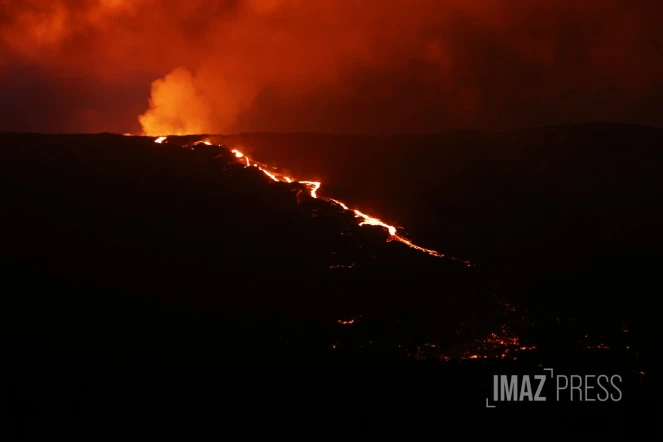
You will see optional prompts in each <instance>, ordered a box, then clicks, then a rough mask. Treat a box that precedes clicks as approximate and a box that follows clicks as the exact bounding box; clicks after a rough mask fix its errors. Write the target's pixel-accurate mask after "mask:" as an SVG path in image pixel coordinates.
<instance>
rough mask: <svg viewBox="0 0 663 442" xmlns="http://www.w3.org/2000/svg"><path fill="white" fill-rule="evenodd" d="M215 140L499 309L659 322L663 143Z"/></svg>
mask: <svg viewBox="0 0 663 442" xmlns="http://www.w3.org/2000/svg"><path fill="white" fill-rule="evenodd" d="M218 140H219V141H220V142H223V143H226V144H227V145H228V146H235V145H237V146H241V147H242V148H243V149H244V150H245V151H246V152H247V153H249V154H251V155H253V156H255V157H258V158H261V159H262V160H263V161H265V162H268V163H270V164H272V163H273V164H275V165H277V166H279V167H288V168H291V169H292V170H293V172H292V173H293V174H295V175H296V176H299V174H303V175H304V176H307V177H309V176H310V177H311V178H312V179H316V178H317V179H320V180H321V181H323V182H324V183H325V185H326V187H325V189H326V190H327V192H329V193H330V194H333V195H337V197H338V198H341V199H344V200H346V201H348V202H349V203H352V204H355V205H357V206H358V207H363V208H365V210H366V211H368V212H369V213H377V214H380V215H381V216H382V217H384V218H385V219H386V220H387V221H390V222H393V223H400V224H401V225H403V226H405V227H406V229H407V232H408V233H409V234H410V235H411V237H412V238H413V239H415V241H423V242H425V243H426V244H427V247H432V248H434V249H439V250H443V251H445V252H447V253H450V254H452V255H456V256H460V257H466V258H468V259H471V260H472V261H473V262H474V263H476V264H479V265H483V267H484V269H486V268H488V269H491V270H494V271H495V279H496V280H499V281H500V283H501V285H500V286H501V287H502V289H503V294H505V295H508V296H516V297H517V298H518V299H519V300H521V301H523V300H524V299H527V301H528V303H529V304H531V305H533V306H534V305H538V306H545V307H546V308H548V309H553V307H554V309H555V310H557V311H558V313H559V314H563V313H564V312H567V313H568V312H570V311H572V312H573V315H575V316H578V315H580V314H581V313H582V314H583V315H584V316H585V317H587V318H598V317H605V318H610V320H613V321H615V322H620V321H622V322H624V321H625V322H633V321H635V322H639V323H644V322H647V323H649V324H650V325H652V326H653V325H654V324H655V323H656V322H657V317H658V312H657V311H656V310H655V309H646V308H645V309H643V308H642V305H643V304H647V303H648V302H649V299H650V296H651V295H650V293H651V292H652V291H653V292H656V291H660V288H661V283H660V279H659V278H658V273H659V271H658V269H659V268H660V267H661V265H663V234H662V233H661V229H660V226H661V225H663V204H661V197H660V195H661V192H663V174H662V173H661V170H663V149H662V146H663V129H658V128H649V127H641V126H631V125H622V124H586V125H577V126H559V127H548V128H541V129H532V130H526V131H513V132H448V133H443V134H433V135H417V136H412V135H407V136H405V135H404V136H393V137H358V136H333V135H317V134H244V135H235V136H227V137H220V138H218ZM626 299H628V300H629V301H628V302H625V301H626ZM636 300H637V301H636Z"/></svg>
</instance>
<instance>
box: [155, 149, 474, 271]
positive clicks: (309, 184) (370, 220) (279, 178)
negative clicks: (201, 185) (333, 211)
mask: <svg viewBox="0 0 663 442" xmlns="http://www.w3.org/2000/svg"><path fill="white" fill-rule="evenodd" d="M165 139H166V137H159V138H157V139H156V140H155V143H162V142H163V141H164V140H165ZM205 144H208V145H209V144H211V143H209V142H205ZM231 153H233V154H234V155H235V157H236V158H237V159H240V160H242V159H243V160H242V162H245V163H246V166H247V167H248V166H250V165H251V160H250V159H249V157H248V156H246V155H244V154H243V153H242V152H240V151H239V150H237V149H233V150H231ZM253 166H254V167H257V168H258V169H259V170H261V171H262V172H263V173H264V174H265V175H267V176H268V177H269V178H271V179H272V181H275V182H286V183H293V182H294V183H299V184H303V185H304V186H306V188H307V189H308V191H309V194H310V195H311V197H312V198H318V193H317V192H318V190H319V189H320V186H321V185H322V183H320V182H318V181H295V180H293V179H292V178H290V177H287V176H285V175H282V174H279V173H277V172H269V171H267V170H266V168H267V167H268V166H267V165H265V164H262V163H258V162H257V161H253ZM273 169H275V168H273ZM320 199H322V200H324V201H329V202H332V203H334V204H337V205H339V206H340V207H341V208H342V209H343V210H346V211H349V212H353V213H354V215H355V218H361V221H360V222H359V225H360V226H366V225H368V226H378V227H382V228H383V229H385V230H386V231H387V232H389V239H388V240H389V241H398V242H400V243H403V244H405V245H406V246H408V247H410V248H412V249H415V250H418V251H420V252H424V253H427V254H429V255H431V256H435V257H437V258H448V259H452V260H455V261H461V262H463V263H464V264H465V265H467V266H471V265H472V264H471V263H470V262H469V261H465V260H460V259H458V258H453V257H450V256H446V255H444V254H443V253H440V252H437V251H435V250H432V249H427V248H425V247H421V246H418V245H416V244H413V243H412V242H411V241H410V240H409V239H407V238H405V237H403V236H401V235H398V230H397V229H396V227H394V226H390V225H389V224H386V223H385V222H384V221H382V220H380V219H378V218H374V217H372V216H369V215H367V214H365V213H363V212H360V211H359V210H356V209H351V208H350V207H348V206H347V205H346V204H345V203H343V202H341V201H338V200H335V199H333V198H326V197H320Z"/></svg>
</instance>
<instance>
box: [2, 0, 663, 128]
mask: <svg viewBox="0 0 663 442" xmlns="http://www.w3.org/2000/svg"><path fill="white" fill-rule="evenodd" d="M662 14H663V4H662V3H661V2H658V1H656V0H643V1H639V2H629V1H622V0H615V1H599V0H595V1H590V0H588V1H585V2H577V1H571V0H559V1H556V2H540V1H534V0H484V1H470V0H450V1H445V2H441V1H437V0H417V1H415V2H411V1H405V0H383V1H379V2H378V1H369V0H366V1H355V0H316V1H308V0H227V1H219V2H209V1H202V0H189V1H172V0H170V1H168V0H166V1H157V0H131V1H130V0H88V1H75V0H54V1H51V2H42V1H37V0H23V1H15V0H0V82H1V83H2V87H1V88H0V100H2V102H3V103H10V106H9V107H10V108H8V106H7V105H5V106H4V107H5V109H3V114H2V119H1V120H0V130H26V128H29V129H30V130H34V131H58V130H59V131H75V132H100V131H106V130H110V131H117V132H134V133H139V132H145V133H146V134H149V135H162V134H166V133H168V134H170V133H173V134H185V133H201V132H204V133H228V132H239V131H321V132H364V133H366V132H368V133H389V132H433V131H438V130H445V129H453V128H478V129H482V128H489V129H508V128H513V127H526V126H536V125H544V124H558V123H574V122H584V121H596V120H618V121H626V122H636V123H643V124H653V125H661V124H663V110H662V109H661V107H660V106H659V105H658V103H660V100H661V99H662V98H663V82H662V81H661V80H660V79H661V78H663V61H662V60H661V58H660V56H659V55H660V53H661V50H662V49H663V34H661V33H660V32H659V31H658V29H659V27H660V26H659V22H660V17H661V16H663V15H662ZM25 72H29V73H30V74H29V75H23V74H18V73H25ZM36 107H39V111H38V112H36V111H34V108H36ZM31 109H33V110H32V111H31Z"/></svg>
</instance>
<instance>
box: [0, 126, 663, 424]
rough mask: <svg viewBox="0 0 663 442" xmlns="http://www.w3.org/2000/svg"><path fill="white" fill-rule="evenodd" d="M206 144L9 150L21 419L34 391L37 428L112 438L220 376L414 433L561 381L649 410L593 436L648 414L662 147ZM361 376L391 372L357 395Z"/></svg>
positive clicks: (14, 359) (488, 139) (71, 138)
mask: <svg viewBox="0 0 663 442" xmlns="http://www.w3.org/2000/svg"><path fill="white" fill-rule="evenodd" d="M206 138H208V137H169V138H168V140H167V141H166V142H165V143H163V144H156V143H154V139H152V138H146V137H123V136H118V135H113V134H99V135H39V134H0V145H1V148H0V157H1V159H2V161H0V176H1V177H2V183H1V186H0V189H2V190H1V191H0V196H1V200H2V205H3V232H4V235H3V237H2V239H1V240H0V241H1V243H0V245H1V254H0V268H1V269H2V270H1V276H2V281H3V297H2V301H0V318H1V320H2V323H3V325H4V326H5V328H6V332H5V333H3V337H2V339H3V353H4V355H5V356H6V360H9V361H11V363H10V364H9V365H8V368H9V370H10V374H9V375H8V377H7V379H8V380H10V381H9V387H8V391H10V393H11V394H10V396H11V397H13V398H14V399H15V402H14V403H16V401H18V402H20V400H18V399H16V398H24V397H27V398H29V399H25V400H26V401H27V402H26V404H25V407H26V408H25V409H17V410H18V411H14V412H15V415H14V418H13V419H14V420H13V421H12V422H14V423H15V424H16V422H19V423H20V422H27V420H26V419H37V420H38V419H40V416H42V415H41V414H39V413H41V411H35V410H42V408H39V407H43V409H44V410H46V411H44V412H43V413H44V416H45V417H44V419H47V420H48V419H50V420H49V422H55V423H62V422H67V421H66V419H68V418H67V416H69V418H71V419H74V417H71V416H76V417H75V419H79V418H80V419H83V420H85V422H87V425H88V426H89V427H90V428H101V427H102V426H104V425H107V419H106V418H105V417H104V416H107V415H108V416H110V415H112V412H111V411H109V410H111V409H115V408H116V407H124V405H122V404H123V399H122V398H123V397H124V396H123V395H128V396H129V397H134V398H135V397H136V394H135V392H136V391H138V390H139V389H140V388H142V386H144V385H149V386H150V387H149V388H150V390H149V394H150V397H149V399H145V400H146V403H149V404H150V405H149V407H150V410H151V412H150V416H151V418H152V419H157V418H156V416H159V419H162V417H163V414H162V413H167V412H168V411H167V410H166V409H165V408H166V407H165V405H164V404H163V403H161V402H162V401H165V399H164V398H165V397H166V396H168V395H169V394H170V392H172V393H173V395H176V396H177V397H178V398H180V399H179V400H180V401H181V403H187V404H188V403H190V401H193V400H192V399H191V397H194V396H195V394H194V395H193V396H190V395H191V394H192V393H191V391H190V388H193V387H192V384H190V382H195V384H196V386H195V388H198V389H200V391H208V390H209V389H213V391H215V392H216V394H218V395H221V394H223V395H227V394H229V393H228V391H227V387H226V384H224V383H223V382H220V381H219V379H231V378H232V379H240V378H241V379H243V381H242V382H243V383H242V385H243V387H242V388H245V389H246V388H249V389H250V391H251V392H252V393H251V394H252V395H254V396H253V397H261V398H264V397H266V396H265V395H267V392H270V393H269V395H271V396H270V397H277V396H278V397H281V396H287V397H290V396H292V397H298V398H300V400H301V401H303V402H302V403H312V401H314V399H318V400H321V401H323V402H324V403H328V399H325V398H329V397H336V398H338V397H351V396H352V395H356V394H358V393H357V392H358V391H363V392H364V393H363V394H364V396H362V397H363V399H361V400H358V401H356V403H355V406H356V407H357V408H355V409H354V410H355V411H353V413H359V414H361V413H363V412H362V411H361V410H362V409H363V408H362V407H363V406H364V405H362V404H366V403H369V402H370V403H372V404H374V405H375V404H379V407H378V408H379V409H380V410H381V411H380V413H383V415H384V416H391V415H393V414H394V413H396V416H400V417H403V416H405V415H406V414H408V413H409V414H410V416H415V415H416V417H413V420H410V421H408V422H410V423H411V424H408V425H412V424H414V423H415V422H418V421H419V420H420V419H422V416H427V418H428V419H432V418H434V417H435V416H437V415H438V412H439V410H437V409H431V408H430V407H429V406H428V405H424V404H428V402H427V401H423V400H422V398H428V399H430V397H435V398H440V397H446V398H448V401H452V402H454V401H455V402H454V403H455V404H461V405H462V407H459V410H460V409H461V408H462V409H463V410H465V409H468V410H469V409H472V410H475V409H481V410H483V409H485V408H484V407H485V405H484V402H485V401H484V399H485V397H486V395H487V394H489V393H490V391H492V390H491V388H492V387H491V386H490V380H491V378H492V375H493V374H494V373H497V372H511V373H512V372H526V373H528V372H532V371H533V370H540V369H541V367H542V366H549V365H550V364H552V366H554V367H556V369H567V370H568V371H569V372H572V373H577V372H579V370H581V369H582V370H585V371H587V370H589V372H592V373H593V372H603V371H606V370H607V371H609V370H616V371H617V372H619V373H623V374H624V379H625V381H624V382H625V386H624V388H625V391H626V393H625V394H626V395H627V396H628V397H627V400H625V401H624V402H623V403H616V404H611V405H610V407H612V408H610V407H608V408H606V407H603V408H600V409H599V408H595V409H591V410H589V411H587V410H584V409H583V410H580V411H578V410H576V409H573V410H571V411H572V412H573V413H576V412H578V413H580V414H578V415H579V416H585V417H583V418H582V419H581V420H578V421H573V422H571V421H569V422H571V424H572V425H576V424H577V425H580V426H582V425H584V423H585V422H591V420H588V419H586V416H587V414H586V413H587V412H588V413H589V414H590V415H594V416H596V415H599V416H602V418H605V416H609V417H608V418H607V421H608V422H609V423H610V425H606V427H605V428H604V429H605V430H606V431H614V430H615V429H616V428H618V427H619V426H620V425H623V422H624V420H623V419H622V418H624V416H625V413H626V411H628V410H630V411H628V413H633V416H635V415H637V416H638V419H640V422H644V421H646V419H647V418H646V413H645V412H648V411H651V410H650V408H648V402H647V400H651V399H652V398H653V396H652V393H651V392H652V391H653V386H654V385H655V382H656V379H657V378H656V372H657V369H656V367H657V365H656V357H657V354H658V347H657V342H658V330H659V326H658V322H648V321H647V320H648V319H650V318H655V317H656V316H655V314H654V313H653V312H654V308H652V307H650V303H651V302H652V301H651V294H652V293H654V291H655V288H656V287H657V286H656V285H649V286H645V285H644V284H655V283H656V284H657V281H656V278H657V274H658V273H657V271H656V265H658V263H660V262H661V250H662V249H661V247H660V246H661V234H660V232H659V229H658V226H660V225H661V223H660V221H663V220H661V208H660V204H657V202H658V197H657V192H659V191H660V190H662V189H663V183H662V182H661V180H663V178H661V176H660V174H659V173H658V172H659V171H660V170H661V167H660V166H661V161H662V156H661V154H660V151H659V146H660V145H661V144H660V141H661V138H662V134H661V131H660V130H657V129H649V128H638V127H630V126H613V125H607V126H606V125H590V126H578V127H560V128H546V129H538V130H533V131H523V132H513V133H472V132H459V133H447V134H439V135H430V136H398V137H388V138H372V137H346V136H325V135H315V134H291V135H287V134H286V135H277V134H254V135H238V136H228V137H214V136H213V137H209V139H210V140H211V141H213V142H215V143H219V144H220V143H223V144H224V146H220V145H210V146H206V145H204V144H192V143H193V142H194V141H197V140H201V139H206ZM234 147H241V148H242V151H243V152H245V153H247V154H249V155H251V156H252V157H255V158H257V159H259V160H260V161H262V162H264V163H267V164H270V165H274V166H277V167H279V170H280V171H281V172H283V173H286V172H287V173H288V174H290V175H291V176H293V177H295V178H296V179H297V180H306V179H309V180H311V179H312V180H320V181H322V182H323V185H322V188H321V189H320V190H319V194H320V195H321V196H327V197H333V198H337V199H340V200H343V201H345V202H346V203H347V204H349V205H352V206H353V207H357V208H359V209H361V210H362V211H363V212H365V213H369V214H371V215H375V216H379V217H380V218H382V219H384V220H385V221H387V222H389V223H390V224H394V225H399V226H404V227H405V232H406V234H407V235H408V237H409V238H411V239H412V240H414V241H415V242H416V243H417V244H420V245H422V246H425V247H429V248H433V249H436V250H439V251H441V252H443V253H448V254H449V255H450V256H457V257H460V258H462V259H469V260H470V261H472V262H473V263H476V265H473V266H467V265H465V264H464V263H463V262H462V261H456V260H452V259H445V258H438V257H434V256H430V255H428V254H425V253H422V252H420V251H417V250H414V249H411V248H408V247H407V246H405V245H404V244H402V243H399V242H397V241H387V239H388V234H387V232H386V231H385V230H384V229H382V228H380V227H375V226H360V225H359V223H358V220H357V218H355V217H354V216H353V214H352V212H349V211H345V210H342V208H341V206H340V205H338V204H333V203H331V202H330V201H328V200H325V199H324V198H317V199H316V198H312V197H311V196H310V195H309V193H310V189H308V188H307V187H306V186H304V185H302V184H299V183H296V182H295V183H285V182H274V181H272V180H271V179H269V177H268V176H267V175H266V174H264V173H263V172H261V171H260V170H258V169H257V168H254V167H245V165H244V164H243V163H242V162H241V161H238V159H237V158H236V157H235V155H234V154H233V153H232V152H231V151H230V149H231V148H234ZM284 364H287V365H284ZM345 364H350V366H353V367H357V366H361V367H368V368H369V371H367V372H366V373H365V374H364V375H362V376H358V375H357V372H356V371H355V372H353V374H352V376H353V377H352V378H350V377H347V378H346V377H344V376H350V375H351V374H350V373H349V372H347V371H344V370H345V369H344V368H341V367H347V365H345ZM422 364H423V365H422ZM428 364H430V365H428ZM544 364H545V365H544ZM164 367H167V368H164ZM380 367H382V368H383V369H384V368H385V367H388V368H398V369H399V370H401V371H399V372H391V371H390V372H386V371H381V372H380V373H381V376H382V375H384V376H385V378H387V376H388V379H390V380H389V381H388V385H387V383H385V382H387V381H382V380H380V379H382V378H380V376H377V375H376V373H377V371H376V370H378V369H379V368H380ZM259 369H261V370H262V371H261V372H260V373H262V374H255V375H252V374H251V373H254V372H256V373H257V370H259ZM265 369H266V371H265ZM282 369H287V372H286V373H287V375H288V376H290V378H288V379H289V380H288V381H287V382H286V383H281V384H280V383H279V382H277V381H276V380H274V377H275V376H279V375H278V374H277V372H278V371H279V370H282ZM332 369H333V370H334V371H332ZM224 370H227V372H224ZM231 370H232V371H231ZM338 370H340V372H339V371H338ZM265 372H267V373H268V374H270V376H271V378H269V379H271V381H269V380H268V379H267V378H262V377H261V376H264V375H265ZM296 373H299V374H298V375H297V376H299V377H297V379H296V380H293V379H294V377H295V374H296ZM311 373H317V374H315V376H318V377H317V378H316V379H315V380H311V379H312V378H311V376H313V375H312V374H311ZM339 373H344V374H343V376H341V375H339ZM645 374H646V376H645ZM56 378H57V379H60V381H57V382H56V380H55V379H56ZM256 378H260V379H262V381H260V382H258V381H256ZM62 379H66V380H67V384H61V382H62ZM322 379H324V382H323V381H322ZM329 379H333V380H334V381H333V382H332V381H330V380H329ZM348 379H350V380H348ZM282 380H283V378H281V381H280V382H282ZM58 382H60V383H58ZM237 382H239V381H237ZM323 384H324V385H323ZM56 385H68V386H72V387H71V388H72V389H73V390H70V391H68V392H67V393H66V394H65V393H62V392H60V390H58V388H60V387H55V386H56ZM164 385H168V386H169V387H168V388H167V389H164V387H163V386H164ZM315 385H317V387H315ZM312 386H314V387H312ZM277 387H278V388H277ZM26 388H27V389H28V390H30V391H32V393H30V394H27V396H26V395H25V394H24V393H23V392H24V390H25V389H26ZM31 389H32V390H31ZM90 391H92V393H90ZM243 391H244V390H243ZM246 391H248V390H246ZM297 391H299V392H300V393H298V394H300V395H299V396H296V394H297V393H296V392H297ZM122 392H123V393H122ZM221 392H223V393H221ZM301 392H305V393H303V394H302V393H301ZM145 394H147V393H145ZM58 395H60V396H58ZM55 397H63V398H67V399H68V400H69V401H70V402H68V403H67V405H66V407H68V408H66V407H65V408H61V407H60V406H59V405H53V403H52V402H49V401H55V402H56V403H57V404H59V402H57V400H56V399H53V398H55ZM99 397H104V398H111V399H107V400H106V402H103V401H102V402H103V404H105V405H101V406H100V405H99V403H101V402H100V399H98V398H99ZM196 397H197V399H196V401H201V402H199V403H198V405H199V406H200V407H201V408H202V411H196V412H195V413H200V412H202V413H204V412H205V411H204V410H205V409H206V407H207V405H205V404H206V402H204V399H200V397H199V396H196ZM90 398H93V399H90ZM159 398H161V399H159ZM451 398H453V399H451ZM21 400H23V399H21ZM30 401H32V402H30ZM95 401H96V402H95ZM307 401H308V402H307ZM390 401H391V402H390ZM394 401H395V402H394ZM458 401H460V402H458ZM33 402H34V403H37V404H38V406H37V405H34V404H33ZM78 403H85V404H87V405H86V406H85V409H84V410H78V411H76V410H77V409H76V407H77V406H78V405H76V404H78ZM44 404H46V405H44ZM49 404H50V405H49ZM91 404H92V405H91ZM94 404H96V405H94ZM389 404H392V405H389ZM394 404H395V405H394ZM448 405H449V404H448V403H445V405H444V406H445V407H446V406H448ZM548 405H551V404H548ZM274 406H276V405H274ZM552 406H554V404H552ZM463 407H467V408H463ZM19 408H20V407H19ZM138 408H140V407H138ZM138 408H137V409H136V410H134V411H133V412H131V413H134V414H132V415H135V416H143V414H141V411H140V410H138ZM49 410H50V411H49ZM53 410H56V411H53ZM72 410H73V411H72ZM90 410H92V411H90ZM95 410H96V411H95ZM373 410H374V411H375V410H377V408H375V409H373ZM396 410H398V411H396ZM537 410H538V409H537ZM309 411H311V410H309ZM181 412H182V411H180V413H181ZM94 413H99V414H94ZM191 413H194V412H193V411H191ZM537 413H538V414H537ZM592 413H593V414H592ZM605 413H607V414H605ZM643 413H644V414H643ZM543 415H546V416H549V414H546V413H543V414H541V413H539V412H538V411H536V410H534V411H533V412H532V416H531V418H532V419H534V420H531V421H530V423H531V424H532V425H535V426H536V424H535V422H537V421H536V419H535V418H537V416H538V418H541V416H543ZM80 416H82V417H80ZM560 416H561V415H560ZM631 417H632V416H631ZM309 418H310V419H314V418H315V416H313V417H309ZM317 418H318V419H320V418H326V415H324V416H323V415H319V416H317ZM140 419H143V417H141V418H140ZM559 419H561V420H562V421H563V420H564V419H563V418H562V417H559ZM620 419H622V420H620ZM499 422H500V421H499V419H498V418H494V423H496V424H497V423H499ZM569 422H561V421H560V422H559V424H560V425H561V424H568V423H569ZM630 422H634V421H630ZM548 423H549V422H548ZM16 425H18V426H19V427H21V425H23V424H16ZM33 427H34V428H37V427H36V426H33ZM21 428H23V427H21ZM44 428H46V427H44Z"/></svg>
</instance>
